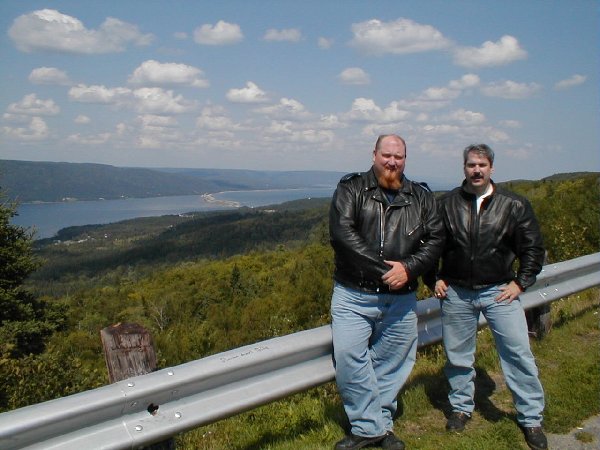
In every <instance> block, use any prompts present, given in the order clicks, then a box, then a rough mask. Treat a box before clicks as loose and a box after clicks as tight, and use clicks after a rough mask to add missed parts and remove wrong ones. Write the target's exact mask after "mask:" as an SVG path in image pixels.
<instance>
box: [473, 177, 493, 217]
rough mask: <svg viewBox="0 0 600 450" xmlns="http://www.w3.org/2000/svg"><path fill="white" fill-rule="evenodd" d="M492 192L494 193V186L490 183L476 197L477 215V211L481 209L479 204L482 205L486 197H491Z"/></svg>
mask: <svg viewBox="0 0 600 450" xmlns="http://www.w3.org/2000/svg"><path fill="white" fill-rule="evenodd" d="M492 192H494V186H493V185H492V183H490V185H489V186H488V188H487V189H486V190H485V192H484V193H483V194H481V195H480V196H478V197H477V214H479V210H480V209H481V204H482V203H483V200H484V199H485V198H486V197H489V196H490V195H492Z"/></svg>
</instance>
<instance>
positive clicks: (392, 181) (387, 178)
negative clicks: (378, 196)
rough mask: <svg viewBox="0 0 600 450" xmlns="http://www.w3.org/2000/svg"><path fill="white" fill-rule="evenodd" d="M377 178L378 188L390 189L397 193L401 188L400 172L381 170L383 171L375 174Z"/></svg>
mask: <svg viewBox="0 0 600 450" xmlns="http://www.w3.org/2000/svg"><path fill="white" fill-rule="evenodd" d="M375 175H376V176H377V181H378V182H379V186H381V187H382V188H384V189H390V190H392V191H397V190H398V189H400V188H401V187H402V179H403V176H402V172H400V170H389V169H386V168H383V170H382V171H381V172H379V173H377V172H376V173H375Z"/></svg>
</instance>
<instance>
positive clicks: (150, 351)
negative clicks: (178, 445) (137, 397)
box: [100, 323, 175, 450]
mask: <svg viewBox="0 0 600 450" xmlns="http://www.w3.org/2000/svg"><path fill="white" fill-rule="evenodd" d="M100 338H101V340H102V348H103V349H104V359H105V360H106V367H107V368H108V380H109V382H110V383H115V382H117V381H121V380H125V379H127V378H130V377H134V376H136V375H144V374H147V373H150V372H153V371H154V370H156V352H155V351H154V344H153V342H152V336H151V335H150V333H149V332H148V331H147V330H146V329H145V328H144V327H142V326H141V325H138V324H135V323H117V324H115V325H112V326H110V327H106V328H104V329H102V330H101V331H100ZM148 413H149V414H151V413H152V412H151V411H148ZM144 449H145V450H174V449H175V439H173V438H170V439H168V440H166V441H163V442H158V443H156V444H152V445H149V446H147V447H144Z"/></svg>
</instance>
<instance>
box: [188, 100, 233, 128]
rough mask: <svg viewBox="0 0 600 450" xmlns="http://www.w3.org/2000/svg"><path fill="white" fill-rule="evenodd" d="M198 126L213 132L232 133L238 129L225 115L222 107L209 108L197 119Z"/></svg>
mask: <svg viewBox="0 0 600 450" xmlns="http://www.w3.org/2000/svg"><path fill="white" fill-rule="evenodd" d="M196 126H197V127H198V128H203V129H206V130H213V131H231V130H233V129H234V128H237V127H236V125H235V124H234V123H233V121H232V120H231V119H230V118H229V117H227V116H226V115H225V110H224V109H223V108H221V107H215V106H207V107H205V108H203V109H202V113H201V114H200V116H199V117H198V118H197V119H196Z"/></svg>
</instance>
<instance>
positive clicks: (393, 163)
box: [373, 136, 406, 189]
mask: <svg viewBox="0 0 600 450" xmlns="http://www.w3.org/2000/svg"><path fill="white" fill-rule="evenodd" d="M405 163H406V148H405V147H404V144H403V143H402V141H401V140H400V139H398V138H397V137H395V136H388V137H386V138H385V139H383V140H382V141H381V142H380V145H379V149H375V150H374V151H373V170H374V171H375V176H377V181H379V185H380V186H382V187H384V188H386V189H400V187H401V186H402V174H403V173H404V165H405Z"/></svg>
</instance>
